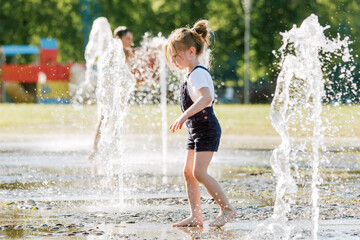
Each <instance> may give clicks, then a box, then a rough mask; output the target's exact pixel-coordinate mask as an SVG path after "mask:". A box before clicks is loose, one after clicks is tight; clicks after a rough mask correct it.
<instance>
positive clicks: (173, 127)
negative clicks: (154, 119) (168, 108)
mask: <svg viewBox="0 0 360 240" xmlns="http://www.w3.org/2000/svg"><path fill="white" fill-rule="evenodd" d="M186 119H187V116H186V114H184V113H183V114H181V115H180V117H178V118H177V119H176V120H175V121H174V122H173V123H172V124H171V125H170V130H171V132H175V131H176V130H178V129H181V128H182V125H183V124H184V122H185V121H186Z"/></svg>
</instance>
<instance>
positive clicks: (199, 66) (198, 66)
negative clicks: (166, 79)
mask: <svg viewBox="0 0 360 240" xmlns="http://www.w3.org/2000/svg"><path fill="white" fill-rule="evenodd" d="M197 68H202V69H204V70H205V71H207V72H208V73H209V74H210V75H211V73H210V71H209V69H207V68H206V67H204V66H201V65H197V66H196V67H194V69H193V70H191V72H190V73H189V74H188V75H187V78H189V77H190V74H191V73H192V72H193V71H195V69H197ZM214 103H215V99H214V100H213V101H212V102H211V104H212V105H214Z"/></svg>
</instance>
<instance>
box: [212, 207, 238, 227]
mask: <svg viewBox="0 0 360 240" xmlns="http://www.w3.org/2000/svg"><path fill="white" fill-rule="evenodd" d="M235 216H236V210H235V209H234V208H226V209H224V210H223V211H222V212H220V214H219V216H217V217H216V219H215V220H214V221H213V222H211V223H210V224H209V226H210V227H222V226H224V225H225V224H226V223H227V222H229V221H230V220H231V219H233V218H234V217H235Z"/></svg>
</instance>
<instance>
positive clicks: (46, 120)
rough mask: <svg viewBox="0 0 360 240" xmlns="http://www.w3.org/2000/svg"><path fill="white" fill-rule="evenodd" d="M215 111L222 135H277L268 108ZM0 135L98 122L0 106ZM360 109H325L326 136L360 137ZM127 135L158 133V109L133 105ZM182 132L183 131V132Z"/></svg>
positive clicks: (67, 109) (61, 111)
mask: <svg viewBox="0 0 360 240" xmlns="http://www.w3.org/2000/svg"><path fill="white" fill-rule="evenodd" d="M167 110H168V114H167V121H168V125H170V124H171V122H172V121H173V120H174V119H176V117H177V116H178V115H179V114H180V107H179V106H178V105H169V106H168V107H167ZM215 112H216V114H217V116H218V118H219V121H220V123H221V126H222V129H223V134H227V135H243V136H278V133H277V132H276V131H275V129H274V128H273V127H272V125H271V120H270V105H240V104H218V105H216V106H215ZM0 116H1V117H0V133H7V134H17V133H18V134H20V133H29V134H34V133H49V132H53V133H59V132H60V133H61V132H62V133H68V132H70V133H86V132H88V131H93V130H94V128H95V124H96V121H97V112H96V106H83V107H80V108H75V107H73V106H72V105H43V104H0ZM359 116H360V107H359V106H357V105H356V106H341V107H332V106H324V108H323V117H324V119H325V118H326V119H328V123H326V121H324V124H325V125H329V126H332V127H331V128H328V135H329V136H331V134H333V133H334V132H336V134H334V135H335V136H341V137H358V136H360V128H359V126H360V118H359ZM125 128H126V129H127V132H131V133H143V132H148V131H150V132H158V131H160V129H161V112H160V108H159V106H154V105H145V106H132V107H131V108H130V114H129V115H128V117H127V121H126V124H125ZM183 132H184V131H183Z"/></svg>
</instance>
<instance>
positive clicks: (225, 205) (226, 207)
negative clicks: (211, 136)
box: [194, 152, 236, 227]
mask: <svg viewBox="0 0 360 240" xmlns="http://www.w3.org/2000/svg"><path fill="white" fill-rule="evenodd" d="M213 154H214V152H196V153H195V165H194V176H195V178H196V179H197V180H198V181H199V182H200V183H201V184H203V185H204V187H205V188H206V190H207V191H208V192H209V193H210V195H211V196H212V197H213V198H214V199H215V201H216V202H217V203H218V204H219V206H220V209H221V210H220V214H219V216H218V217H217V218H216V219H215V220H214V221H213V222H211V223H210V224H209V226H210V227H221V226H224V225H225V224H226V223H227V222H229V221H230V220H231V219H232V218H233V217H235V215H236V211H235V209H234V208H233V207H232V206H231V204H230V202H229V200H228V199H227V197H226V196H225V193H224V192H223V190H222V189H221V187H220V185H219V183H218V182H217V181H216V180H215V179H214V178H213V177H211V176H210V175H209V174H208V173H207V169H208V166H209V164H210V161H211V159H212V156H213Z"/></svg>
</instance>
